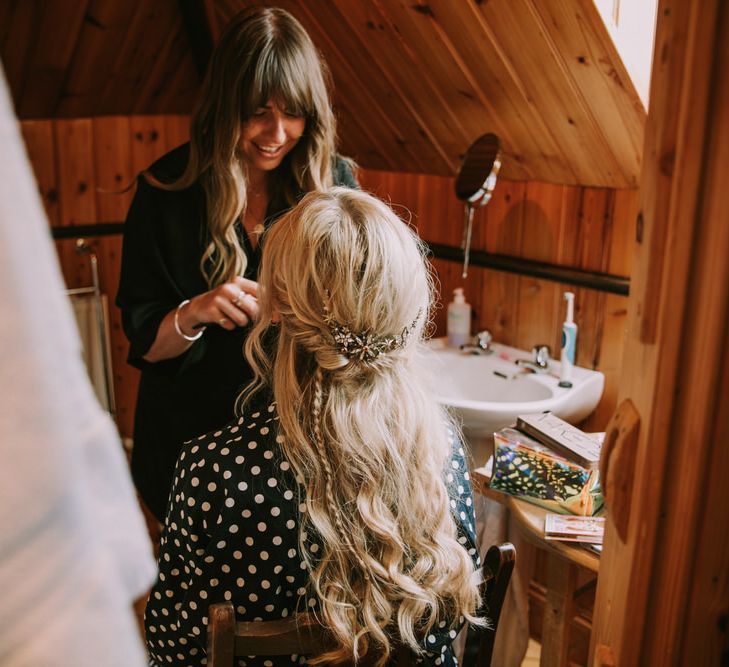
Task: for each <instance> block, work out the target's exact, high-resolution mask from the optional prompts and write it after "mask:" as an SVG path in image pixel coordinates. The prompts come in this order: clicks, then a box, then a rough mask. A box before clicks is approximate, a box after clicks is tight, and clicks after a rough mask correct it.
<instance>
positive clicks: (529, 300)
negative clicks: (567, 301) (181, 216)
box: [22, 116, 636, 434]
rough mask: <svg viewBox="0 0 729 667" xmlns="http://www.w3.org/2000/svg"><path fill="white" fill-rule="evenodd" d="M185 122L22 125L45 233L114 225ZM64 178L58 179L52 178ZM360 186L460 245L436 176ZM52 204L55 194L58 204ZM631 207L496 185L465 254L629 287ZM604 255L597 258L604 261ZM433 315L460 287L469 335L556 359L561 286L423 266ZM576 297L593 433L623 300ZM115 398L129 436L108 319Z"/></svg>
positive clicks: (448, 185) (131, 389)
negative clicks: (608, 275) (485, 334)
mask: <svg viewBox="0 0 729 667" xmlns="http://www.w3.org/2000/svg"><path fill="white" fill-rule="evenodd" d="M187 124H188V119H187V118H186V117H184V116H132V117H108V118H96V119H94V120H93V121H92V120H85V119H76V120H72V121H35V122H24V123H23V124H22V127H23V132H24V136H26V137H27V141H28V150H29V153H30V155H31V161H32V163H33V165H34V168H35V170H36V173H37V174H38V178H39V181H40V183H41V185H40V188H41V192H42V193H45V196H44V199H45V200H46V206H47V208H48V209H49V211H50V213H49V216H50V217H51V220H52V224H54V225H55V224H62V225H72V224H82V223H94V222H117V221H120V220H122V219H123V218H124V216H125V214H126V208H127V206H128V202H129V200H130V197H131V192H127V193H121V194H119V193H116V192H113V191H116V190H119V189H120V186H125V185H127V184H128V183H129V182H131V181H132V180H133V178H134V176H135V175H136V174H137V173H138V172H139V171H140V170H142V169H144V168H146V167H147V166H148V165H149V164H150V163H151V162H153V161H154V160H155V159H156V158H157V157H159V156H160V155H161V154H163V153H164V152H166V151H167V150H169V149H170V148H173V147H175V146H177V145H179V144H180V143H181V142H183V141H185V140H186V139H187V133H188V129H187ZM61 167H62V169H61ZM359 176H360V181H361V183H362V186H363V187H364V188H365V189H368V190H370V191H372V192H374V193H375V194H377V195H378V196H380V197H381V198H383V199H385V200H386V201H388V202H390V203H391V204H392V205H393V207H394V208H395V210H396V211H397V212H398V213H399V214H400V215H401V217H402V218H403V219H405V220H407V221H409V222H410V224H412V225H413V226H414V227H415V228H416V229H417V230H418V232H419V233H420V235H421V236H422V237H423V238H424V239H425V240H426V241H430V242H434V243H441V244H446V245H451V246H458V245H460V243H461V238H462V231H463V218H464V212H463V206H462V205H461V203H460V202H459V201H458V200H457V199H456V198H455V196H454V194H453V190H454V185H453V179H452V178H447V177H441V176H428V175H415V174H399V173H393V172H385V171H377V170H365V169H361V170H360V174H359ZM53 192H58V196H57V198H56V197H54V196H53ZM635 204H636V198H635V195H634V193H632V192H629V191H628V192H623V191H613V190H606V189H599V188H597V189H596V188H579V187H572V186H562V185H553V184H549V183H544V182H536V181H532V182H527V183H523V182H514V181H509V180H506V179H501V180H500V181H499V182H498V184H497V187H496V190H495V192H494V196H493V198H492V200H491V202H490V203H489V204H488V205H487V206H486V207H484V208H481V209H479V210H477V211H476V214H475V222H474V225H475V226H474V237H473V247H474V248H477V249H481V250H487V251H489V252H495V253H503V254H509V255H515V256H521V257H525V258H530V259H538V260H543V261H547V262H550V263H555V264H562V265H565V266H575V267H585V268H595V269H599V270H608V269H609V270H611V271H616V272H620V273H623V274H625V275H628V274H629V272H630V258H629V257H627V256H626V254H627V253H629V252H630V251H631V249H632V245H631V243H630V241H631V240H632V235H633V232H632V231H631V228H632V226H633V223H634V219H635V213H634V207H635ZM92 243H93V244H94V247H95V248H96V250H97V253H98V255H99V266H100V270H101V275H102V290H103V291H104V292H105V293H107V294H109V295H110V297H112V300H113V296H114V295H115V293H116V287H117V285H116V280H117V276H118V268H119V261H120V257H119V253H120V239H119V237H111V238H100V239H96V240H92ZM58 247H59V255H60V257H61V261H62V264H63V268H64V275H65V276H66V279H67V281H68V283H69V285H73V286H80V285H84V284H90V275H89V274H88V260H87V259H86V258H85V257H83V256H78V255H77V254H76V253H75V250H74V248H73V244H72V242H71V241H63V242H59V244H58ZM606 249H607V252H605V250H606ZM433 268H434V276H435V277H436V280H437V287H438V294H439V303H438V307H437V308H436V309H435V311H434V314H433V319H434V329H435V332H436V333H437V334H438V335H443V334H444V333H445V314H446V306H447V304H448V302H449V301H450V299H451V294H452V291H453V289H454V288H455V287H458V286H464V287H465V290H466V294H467V297H468V300H469V302H470V303H471V305H472V307H473V310H474V319H473V329H474V331H476V330H480V329H489V330H490V331H491V332H492V333H493V335H494V337H495V339H496V340H498V341H501V342H504V343H507V344H511V345H516V346H518V347H522V348H524V349H527V350H529V349H531V347H532V346H533V345H535V344H537V343H546V344H548V345H550V346H551V347H552V350H553V354H554V355H557V354H558V349H559V341H560V326H561V322H562V320H563V317H564V304H563V300H562V292H563V291H565V290H566V289H569V286H566V285H559V284H557V283H553V282H549V281H546V280H537V279H533V278H527V277H522V276H518V275H514V274H509V273H504V272H499V271H494V270H490V269H482V268H479V267H471V269H470V271H469V275H468V278H467V279H466V280H463V278H462V277H461V270H462V267H461V265H460V264H459V263H456V262H450V261H444V260H437V259H435V260H433ZM572 291H575V292H576V294H577V299H576V301H577V309H576V315H577V322H578V325H579V327H580V331H579V335H578V347H577V350H578V363H580V364H581V365H584V366H588V367H596V368H598V369H599V370H601V371H603V372H604V373H605V374H606V378H607V384H606V390H605V394H604V397H603V400H602V401H601V403H600V406H599V407H598V410H597V412H596V414H595V415H594V417H593V419H592V421H591V426H594V428H602V427H603V426H604V423H605V421H606V419H607V416H608V415H609V414H610V412H611V411H612V407H613V406H614V403H615V392H616V391H617V370H618V368H619V366H620V362H621V359H622V334H623V329H624V321H625V315H626V311H627V306H626V302H627V299H626V298H625V297H619V296H613V295H606V294H603V293H598V292H594V291H592V290H587V289H581V288H580V289H575V288H572ZM111 326H112V353H113V359H114V376H115V388H116V393H117V403H118V410H119V422H120V427H121V429H122V432H124V433H125V434H129V433H131V424H132V421H131V419H132V410H133V403H134V396H135V392H136V382H137V377H136V371H133V370H132V369H130V368H129V367H127V366H126V364H125V362H124V359H125V357H126V349H127V344H126V340H125V338H124V336H123V333H122V331H121V323H120V318H119V313H118V311H117V309H116V308H115V307H112V308H111Z"/></svg>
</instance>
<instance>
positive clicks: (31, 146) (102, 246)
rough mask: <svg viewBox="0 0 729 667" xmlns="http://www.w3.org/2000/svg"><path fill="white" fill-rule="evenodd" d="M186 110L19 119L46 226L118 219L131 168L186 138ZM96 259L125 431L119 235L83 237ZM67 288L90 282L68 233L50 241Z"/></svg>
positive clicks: (133, 390) (133, 381) (130, 414)
mask: <svg viewBox="0 0 729 667" xmlns="http://www.w3.org/2000/svg"><path fill="white" fill-rule="evenodd" d="M188 122H189V121H188V118H187V117H186V116H132V117H129V116H106V117H98V118H93V119H88V118H85V119H73V120H34V121H23V122H21V129H22V132H23V137H24V139H25V144H26V148H27V151H28V157H29V158H30V161H31V163H32V165H33V169H34V171H35V175H36V178H37V180H38V187H39V190H40V194H41V197H42V199H43V203H44V205H45V209H46V214H47V216H48V221H49V223H50V225H51V227H72V226H74V225H89V224H94V223H102V222H121V221H123V220H124V217H125V215H126V211H127V208H128V206H129V202H130V200H131V196H132V194H131V192H130V191H127V192H120V191H121V190H123V189H124V188H125V187H127V186H128V185H129V184H131V183H132V182H133V180H134V176H135V174H137V173H138V172H139V171H141V170H142V169H144V168H145V167H147V166H149V164H150V163H151V162H152V161H153V160H154V159H155V158H156V157H159V156H160V155H162V154H163V153H165V152H166V151H168V150H170V149H171V148H174V147H175V146H178V145H179V144H181V143H183V142H184V141H186V140H187V134H188ZM85 238H86V240H87V242H88V243H89V244H90V245H91V246H93V248H94V251H95V253H96V255H97V257H98V266H99V282H100V286H101V291H102V293H103V294H106V295H107V296H108V297H109V302H110V304H109V305H110V320H111V322H110V325H111V354H112V365H113V375H114V392H115V395H116V402H117V423H118V426H119V430H120V432H121V434H122V435H124V436H131V434H132V427H133V419H134V404H135V401H136V394H137V385H138V382H139V377H138V372H137V371H136V369H134V368H132V367H131V366H128V365H127V363H126V356H127V349H128V345H127V340H126V338H125V336H124V333H123V331H122V328H121V315H120V312H119V310H118V309H117V308H116V306H114V305H113V300H114V297H115V295H116V291H117V287H118V282H119V267H120V262H121V240H122V237H121V234H115V235H112V236H99V237H95V238H94V237H85ZM55 243H56V249H57V250H58V255H59V259H60V262H61V269H62V271H63V276H64V278H65V280H66V285H67V287H69V288H75V287H86V286H89V285H91V265H90V263H89V258H88V256H86V255H79V254H78V253H77V252H76V250H75V244H76V239H75V238H71V239H68V240H65V239H64V240H60V241H56V242H55Z"/></svg>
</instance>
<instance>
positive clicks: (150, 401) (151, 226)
mask: <svg viewBox="0 0 729 667" xmlns="http://www.w3.org/2000/svg"><path fill="white" fill-rule="evenodd" d="M188 154H189V144H185V145H183V146H180V147H179V148H176V149H175V150H173V151H171V152H169V153H167V154H166V155H164V156H163V157H162V158H160V159H159V160H158V161H157V162H155V163H154V164H153V165H152V167H151V168H150V171H151V172H152V174H154V176H155V177H156V178H157V179H159V180H160V181H163V182H169V181H172V180H175V179H176V178H178V177H179V176H180V175H181V174H182V172H183V170H184V168H185V165H186V164H187V158H188ZM334 180H335V183H336V184H337V185H345V186H350V187H357V183H356V181H355V178H354V175H353V173H352V170H351V168H350V165H349V163H348V162H347V161H346V160H344V159H342V158H337V161H336V166H335V169H334ZM284 211H285V207H284V206H281V205H280V204H277V202H276V201H272V202H271V204H270V205H269V208H268V211H267V212H266V220H265V224H266V226H268V225H270V224H272V223H273V222H274V221H275V220H276V219H278V217H280V216H281V214H282V213H283V212H284ZM235 231H236V233H237V234H238V237H239V239H240V242H241V244H242V246H243V247H244V248H245V251H246V254H247V255H248V267H247V269H246V272H245V277H246V278H250V279H252V280H255V279H256V277H257V273H258V265H259V262H260V245H259V246H258V247H256V248H255V249H253V247H252V245H251V243H250V240H249V238H248V235H247V233H246V232H245V229H244V228H243V225H242V224H241V223H240V222H238V223H236V226H235ZM207 233H208V232H207V220H206V210H205V193H204V190H203V188H202V186H201V185H199V184H197V183H196V184H193V185H192V186H191V187H189V188H187V189H185V190H178V191H167V190H162V189H160V188H156V187H154V186H152V185H150V184H149V183H148V182H147V181H146V180H145V179H144V178H143V177H140V178H139V179H138V182H137V191H136V194H135V196H134V199H133V201H132V204H131V206H130V208H129V213H128V214H127V219H126V224H125V227H124V241H123V250H122V266H121V277H120V282H119V292H118V294H117V298H116V304H117V306H119V308H120V309H121V311H122V323H123V326H124V332H125V333H126V335H127V338H128V339H129V343H130V348H129V357H128V361H129V363H130V364H132V365H133V366H136V367H137V368H139V369H140V370H141V371H142V375H141V381H140V384H139V394H138V397H137V407H136V412H135V418H134V448H133V450H132V476H133V478H134V482H135V484H136V486H137V489H138V491H139V492H140V494H141V496H142V498H143V500H144V501H145V503H146V504H147V506H148V507H149V508H150V510H152V512H153V513H154V514H155V516H157V518H158V519H160V520H162V519H163V518H164V514H165V506H166V504H167V497H168V494H169V490H170V487H171V484H172V476H173V471H174V467H175V461H176V459H177V455H178V453H179V450H180V447H181V445H182V443H183V442H184V441H185V440H189V439H190V438H193V437H195V436H198V435H200V434H201V433H205V432H207V431H210V430H212V429H214V428H217V427H220V426H222V425H224V424H226V423H227V422H229V421H230V420H231V419H232V418H233V416H234V404H235V399H236V398H237V396H238V394H239V393H240V391H241V389H242V388H243V387H244V386H245V385H246V384H247V383H248V381H249V380H250V378H251V375H252V373H251V370H250V368H249V366H248V364H247V363H246V361H245V358H244V356H243V344H244V341H245V337H246V335H247V333H248V327H244V328H238V329H235V330H234V331H226V330H224V329H222V328H221V327H218V326H215V325H213V326H209V327H208V328H207V329H206V331H205V333H204V334H203V336H202V337H201V338H200V339H199V340H197V341H196V342H195V343H193V345H192V346H191V347H190V348H189V349H188V350H187V351H186V352H185V353H183V354H182V355H180V356H179V357H176V358H174V359H168V360H165V361H160V362H157V363H150V362H148V361H145V360H144V358H143V356H144V355H145V354H146V353H147V351H148V350H149V348H150V347H151V345H152V343H153V342H154V339H155V337H156V335H157V330H158V328H159V326H160V323H161V322H162V320H163V318H164V317H165V315H167V313H169V312H170V311H171V310H173V309H174V308H176V307H177V306H178V305H179V303H180V302H181V301H183V300H184V299H190V298H192V297H193V296H196V295H198V294H201V293H203V292H206V291H207V290H208V286H207V284H206V282H205V279H204V277H203V275H202V273H201V271H200V259H201V257H202V254H203V251H204V249H205V247H206V245H207V243H208V240H207V238H208V237H207Z"/></svg>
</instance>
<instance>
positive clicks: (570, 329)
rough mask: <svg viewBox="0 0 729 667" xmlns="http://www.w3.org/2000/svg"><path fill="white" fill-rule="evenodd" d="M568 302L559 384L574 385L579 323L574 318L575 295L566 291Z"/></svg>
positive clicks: (565, 297)
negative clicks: (573, 373) (573, 371)
mask: <svg viewBox="0 0 729 667" xmlns="http://www.w3.org/2000/svg"><path fill="white" fill-rule="evenodd" d="M564 299H565V301H566V302H567V317H566V318H565V321H564V323H563V324H562V354H561V356H560V362H561V363H560V371H559V386H560V387H567V388H569V387H571V386H572V369H573V368H574V366H575V342H576V340H577V325H576V324H575V320H574V313H575V295H574V294H573V293H572V292H565V293H564Z"/></svg>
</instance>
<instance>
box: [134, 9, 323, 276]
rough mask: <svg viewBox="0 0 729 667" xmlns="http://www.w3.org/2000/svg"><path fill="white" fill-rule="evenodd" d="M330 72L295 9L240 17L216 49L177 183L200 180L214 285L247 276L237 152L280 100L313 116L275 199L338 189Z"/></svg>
mask: <svg viewBox="0 0 729 667" xmlns="http://www.w3.org/2000/svg"><path fill="white" fill-rule="evenodd" d="M327 83H328V70H327V69H326V65H325V63H324V62H323V60H322V59H321V58H320V57H319V54H318V52H317V50H316V48H315V47H314V44H313V43H312V41H311V38H310V37H309V35H308V34H307V32H306V31H305V30H304V28H303V26H302V25H301V24H300V23H299V22H298V21H297V20H296V19H295V18H294V17H293V16H292V15H291V14H289V13H288V12H286V11H284V10H283V9H278V8H273V7H256V8H252V9H247V10H244V11H242V12H240V13H238V14H236V15H235V16H234V17H233V19H232V20H231V21H230V23H229V24H228V26H227V27H226V29H225V31H224V32H223V34H222V35H221V38H220V41H219V43H218V44H217V46H216V48H215V51H214V52H213V55H212V59H211V61H210V64H209V66H208V70H207V74H206V77H205V80H204V82H203V85H202V89H201V91H200V96H199V98H198V102H197V104H196V106H195V109H194V110H193V113H192V118H191V122H190V157H189V160H188V163H187V167H186V169H185V171H184V173H183V174H182V176H180V178H179V179H177V180H176V181H174V182H173V183H167V184H164V183H160V182H159V181H158V180H157V179H156V178H155V177H154V176H152V175H151V174H150V173H149V172H145V176H146V177H147V179H148V180H149V181H150V182H151V183H152V184H153V185H155V186H157V187H162V188H165V189H170V190H181V189H184V188H187V187H189V186H190V185H192V184H193V183H195V182H196V181H200V183H201V185H202V187H203V189H204V191H205V196H206V197H205V198H206V207H207V219H208V231H209V239H208V241H209V242H208V245H207V247H206V248H205V252H204V254H203V256H202V260H201V262H200V269H201V271H202V273H203V275H204V276H205V278H206V280H207V282H208V286H209V287H214V286H215V285H219V284H221V283H223V282H225V281H226V280H230V279H231V278H232V277H233V276H235V275H243V273H244V272H245V268H246V266H247V263H248V258H247V257H246V254H245V251H244V250H243V248H242V246H241V244H240V242H239V240H238V237H237V235H236V233H235V229H234V227H233V225H234V223H235V221H236V220H237V219H238V218H239V217H240V216H241V214H242V213H243V212H244V211H245V209H246V204H247V199H246V182H247V177H246V170H245V166H244V165H243V164H242V162H241V159H240V157H239V154H238V143H239V140H240V134H241V124H242V123H245V122H246V121H247V120H249V119H250V118H251V117H252V116H253V113H254V112H255V111H256V109H257V108H258V107H261V106H264V105H265V104H267V103H268V101H269V100H271V99H273V100H275V101H276V102H278V103H279V104H282V105H283V106H284V107H285V108H286V110H287V111H289V112H291V113H294V114H296V115H300V116H303V117H304V118H305V119H306V126H305V130H304V134H303V136H302V137H301V138H300V139H299V141H298V143H297V144H296V146H295V147H294V148H293V150H292V151H291V152H290V153H289V154H288V155H287V156H286V157H285V158H284V162H283V163H282V165H281V166H280V167H279V168H278V169H277V170H276V172H275V179H274V184H273V185H274V188H273V192H272V193H271V194H272V197H273V198H275V199H276V200H277V201H281V202H284V203H285V204H287V205H289V206H293V205H294V204H295V203H296V199H297V197H298V196H299V194H300V193H302V192H310V191H313V190H319V191H320V190H324V189H325V188H328V187H330V186H331V185H332V161H333V160H334V157H335V137H336V129H335V119H334V115H333V113H332V110H331V105H330V100H329V91H328V85H327Z"/></svg>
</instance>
